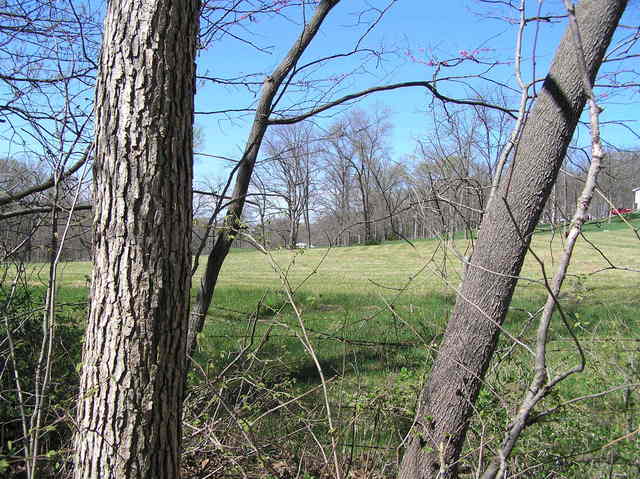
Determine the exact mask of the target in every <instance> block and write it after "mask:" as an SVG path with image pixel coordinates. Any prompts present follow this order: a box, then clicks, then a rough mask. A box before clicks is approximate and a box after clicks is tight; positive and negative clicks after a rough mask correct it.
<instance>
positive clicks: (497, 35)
mask: <svg viewBox="0 0 640 479" xmlns="http://www.w3.org/2000/svg"><path fill="white" fill-rule="evenodd" d="M528 3H529V4H530V5H531V7H532V10H531V11H530V12H529V15H531V16H533V15H535V14H536V13H537V8H538V2H535V1H529V2H528ZM387 4H388V2H386V1H381V0H370V1H361V0H343V1H342V2H341V3H340V4H338V6H337V7H335V9H334V10H333V11H332V12H331V13H330V16H329V17H328V19H327V21H326V22H325V24H324V25H323V28H322V29H321V31H320V33H319V34H318V36H317V37H316V39H315V41H314V43H313V44H312V46H311V48H310V49H309V51H308V52H307V53H306V54H305V56H304V57H303V61H309V60H312V59H315V58H318V57H321V56H325V55H332V54H335V53H342V52H346V51H349V50H350V49H351V48H353V45H354V43H355V40H356V39H357V38H358V37H359V35H361V34H362V32H363V31H364V30H365V29H366V25H364V24H361V25H357V23H358V12H363V11H364V12H365V13H364V14H363V16H362V18H363V19H364V20H368V19H371V18H372V17H373V14H372V12H371V11H369V12H368V13H367V8H370V7H372V6H373V7H378V8H382V7H384V6H385V5H387ZM629 9H630V10H631V12H630V13H629V14H628V15H627V18H626V19H625V21H626V22H627V23H632V22H635V24H637V23H638V19H639V17H640V15H639V13H638V12H637V11H636V10H637V9H634V8H633V6H630V7H629ZM300 11H301V9H300V7H290V8H288V9H285V10H284V12H286V14H287V16H288V17H289V19H285V18H279V17H267V16H262V17H259V16H256V17H255V18H254V19H253V21H245V22H244V23H243V24H241V25H238V27H236V29H235V30H233V32H234V33H235V34H237V35H240V36H242V37H243V38H245V39H247V40H250V41H251V42H253V43H255V44H256V45H259V46H260V47H262V48H265V49H267V50H268V51H269V53H261V52H259V51H257V50H256V49H255V48H252V47H250V46H248V45H246V44H244V43H242V42H240V41H238V40H234V39H231V38H227V39H224V40H221V41H219V42H217V43H214V44H213V45H212V46H211V47H210V48H209V49H208V50H207V51H206V52H204V53H202V54H201V56H200V58H199V64H198V68H199V72H200V73H201V74H208V75H211V76H216V77H237V76H239V75H241V74H249V73H259V74H260V75H259V76H258V77H256V79H257V80H259V81H261V80H262V78H264V75H265V74H267V73H268V72H270V71H271V70H272V69H273V67H274V66H275V65H277V63H278V62H279V61H280V59H281V58H282V56H283V54H284V52H286V50H287V49H288V48H289V47H290V45H291V43H292V41H293V40H294V39H295V38H296V36H297V35H298V33H299V31H300V24H301V16H300ZM562 11H563V10H562V1H561V0H547V1H546V2H544V3H543V7H542V12H541V13H543V14H545V13H553V14H558V13H562ZM505 13H507V11H506V10H504V9H501V10H498V9H497V7H495V6H492V5H488V4H486V3H482V2H481V1H479V0H453V1H449V2H439V1H424V0H399V1H397V2H396V3H395V5H394V6H393V7H392V8H391V9H390V10H389V11H388V12H387V14H386V15H385V16H384V18H383V20H382V21H381V23H380V24H379V25H378V26H377V27H376V28H375V30H373V31H372V32H371V33H370V34H369V35H368V36H367V39H366V40H365V41H364V43H363V45H362V46H364V47H366V48H371V49H375V50H377V51H381V50H384V51H386V52H388V53H387V54H385V55H383V56H382V57H380V61H379V62H377V61H374V60H372V59H369V61H367V62H366V63H364V64H363V63H362V61H361V60H362V59H361V58H350V59H348V60H343V61H340V62H335V63H331V64H327V65H325V66H323V68H322V69H321V70H319V71H317V72H315V74H314V75H313V76H312V78H326V77H338V76H340V75H343V74H347V75H349V76H348V77H346V79H345V80H344V82H343V83H342V84H341V86H340V89H339V90H338V91H337V93H336V95H335V96H341V94H345V93H351V92H354V91H358V90H361V89H364V88H367V87H370V86H372V85H376V84H385V83H395V82H402V81H411V80H425V79H430V78H431V75H432V74H433V71H434V67H433V66H430V65H429V62H430V61H431V60H435V61H442V60H446V59H451V58H455V57H461V56H463V55H464V54H465V53H464V52H474V51H476V50H479V52H478V53H477V54H476V56H477V57H478V58H480V59H483V60H486V61H493V60H500V61H501V62H504V64H503V65H500V66H497V67H495V68H494V69H493V70H492V72H491V73H490V74H489V75H488V76H491V77H492V78H494V79H497V80H500V81H502V82H505V83H508V84H510V85H514V84H515V81H514V78H513V65H512V63H511V61H512V60H513V57H514V51H515V36H516V28H515V27H514V26H512V25H509V24H508V23H507V22H505V21H504V19H497V18H491V17H492V16H499V15H504V14H505ZM512 14H513V12H512ZM564 28H565V23H564V22H560V23H558V24H557V25H554V24H547V23H545V24H541V26H540V31H539V32H538V43H537V48H536V54H537V55H536V58H537V66H536V69H537V70H536V76H537V77H541V76H543V75H544V73H545V72H546V69H547V67H548V64H549V61H550V59H551V58H552V55H553V51H554V49H555V47H556V45H557V42H558V40H559V38H560V36H561V35H562V33H563V31H564ZM535 33H536V32H535V27H534V26H531V27H530V28H528V29H527V31H526V40H525V41H526V43H525V48H524V55H525V61H524V74H525V81H528V80H530V79H531V78H532V76H531V75H532V71H531V45H532V41H533V38H534V35H535ZM409 52H410V54H409ZM636 53H637V52H636ZM485 69H486V65H481V64H477V63H476V62H474V61H471V60H467V61H464V62H463V63H462V64H461V65H459V66H458V67H456V68H451V69H447V71H446V72H445V74H450V75H471V74H474V73H480V72H482V71H484V70H485ZM472 84H473V86H474V87H475V88H477V89H478V90H479V91H480V92H483V93H491V91H492V89H495V87H492V86H491V84H490V83H487V82H481V81H474V82H472ZM255 88H256V90H257V88H258V87H255ZM637 90H638V89H637V88H636V91H635V95H630V94H629V93H625V95H624V96H621V97H617V98H613V99H611V100H610V104H609V105H607V104H605V106H606V109H605V113H604V114H603V117H602V120H603V121H605V122H607V121H614V120H620V119H624V120H634V121H636V126H638V123H637V122H638V119H639V117H640V114H639V113H638V110H637V108H635V105H634V103H636V102H637V100H638V98H639V96H640V95H639V94H638V91H637ZM443 91H444V92H445V93H448V94H450V95H451V96H456V95H457V96H464V95H465V92H468V88H466V87H463V86H462V85H458V86H456V84H450V85H449V86H445V87H443ZM293 98H294V99H296V100H297V99H298V98H297V97H293ZM253 100H254V95H253V93H252V92H250V91H249V90H248V89H247V88H244V87H222V86H220V85H212V84H200V85H199V90H198V95H197V98H196V109H197V110H198V111H212V110H224V109H238V108H246V107H249V106H251V103H252V101H253ZM283 101H284V102H285V104H286V99H284V100H283ZM429 101H430V97H429V96H428V94H427V93H426V92H425V91H424V90H422V89H415V88H414V89H403V90H399V91H395V92H385V93H378V94H375V95H374V96H372V97H370V98H368V99H366V100H364V101H363V102H361V104H360V107H361V108H365V109H366V108H369V107H372V106H373V105H378V106H380V107H382V108H388V109H389V110H390V112H391V117H390V121H391V123H392V124H393V126H394V128H393V138H392V140H391V146H392V150H393V156H394V158H396V159H400V158H402V157H403V156H405V155H408V154H411V153H412V152H413V150H414V147H415V138H417V137H420V136H421V135H424V134H426V133H428V129H429V119H428V116H427V115H425V110H426V107H427V104H428V103H429ZM603 101H604V100H603ZM251 118H252V115H251V114H246V115H244V116H243V115H241V114H238V113H235V114H234V113H232V114H230V115H229V116H228V117H225V116H222V115H216V116H199V117H198V118H197V120H196V121H197V123H198V124H199V126H200V127H201V129H202V131H203V133H204V140H205V141H204V145H203V147H202V148H200V150H201V151H203V152H205V153H208V154H212V155H221V156H227V157H232V158H237V157H238V156H239V152H240V151H241V148H242V146H243V145H244V142H245V139H246V137H247V134H248V130H249V128H250V120H251ZM329 121H330V119H329V118H326V119H322V118H320V119H319V120H318V122H319V123H320V124H321V125H322V124H327V122H329ZM605 134H606V135H607V138H606V139H608V140H609V141H611V142H612V143H617V144H620V145H621V146H624V147H634V146H635V147H638V146H640V141H638V139H637V138H633V137H632V136H630V135H629V134H628V132H626V131H625V130H624V129H622V128H620V127H610V128H606V129H605ZM582 138H586V135H584V134H583V135H582ZM224 165H225V162H224V161H220V160H214V159H208V158H201V159H199V160H198V162H197V164H196V176H197V177H198V178H206V177H209V178H210V177H215V176H222V174H223V172H224V170H223V167H224Z"/></svg>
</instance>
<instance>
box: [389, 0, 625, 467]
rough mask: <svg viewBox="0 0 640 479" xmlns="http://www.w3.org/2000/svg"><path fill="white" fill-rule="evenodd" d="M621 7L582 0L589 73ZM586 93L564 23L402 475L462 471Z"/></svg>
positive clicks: (621, 1)
mask: <svg viewBox="0 0 640 479" xmlns="http://www.w3.org/2000/svg"><path fill="white" fill-rule="evenodd" d="M625 6H626V1H625V0H583V1H582V2H581V3H580V4H579V5H578V6H577V8H576V13H577V18H578V22H579V25H580V31H581V33H582V40H583V44H584V50H585V52H586V64H587V69H588V74H589V76H590V77H591V79H592V80H593V79H594V78H595V75H596V73H597V71H598V68H599V66H600V64H601V63H602V59H603V56H604V54H605V51H606V49H607V47H608V45H609V42H610V40H611V37H612V35H613V32H614V30H615V28H616V26H617V24H618V21H619V19H620V17H621V15H622V12H623V11H624V8H625ZM585 100H586V97H585V94H584V90H583V83H582V75H581V69H580V67H579V65H578V53H577V51H576V48H575V46H574V44H573V42H572V38H571V33H570V31H569V30H567V33H565V36H564V37H563V39H562V41H561V43H560V46H559V48H558V50H557V52H556V56H555V59H554V62H553V64H552V66H551V69H550V71H549V74H548V75H547V77H546V79H545V82H544V86H543V89H542V91H541V92H540V95H539V97H538V98H537V100H536V102H535V105H534V107H533V109H532V111H531V113H530V114H529V118H528V120H527V122H526V124H525V127H524V130H523V132H522V136H521V138H520V141H519V144H518V146H517V148H516V150H515V151H516V152H515V155H514V157H513V159H512V164H511V167H510V169H509V171H508V173H507V174H506V175H505V176H504V177H503V179H502V183H501V185H500V187H499V189H498V191H497V192H496V195H495V197H494V198H493V200H492V201H491V202H490V204H489V206H488V209H487V212H486V214H485V215H484V218H483V221H482V224H481V227H480V232H479V235H478V241H477V242H476V248H475V251H474V253H473V256H472V258H471V261H470V264H469V265H468V267H467V268H466V274H465V278H464V281H463V284H462V285H461V288H460V290H459V293H458V296H457V300H456V305H455V308H454V312H453V314H452V317H451V319H450V321H449V324H448V325H447V329H446V332H445V336H444V339H443V343H442V345H441V347H440V350H439V352H438V357H437V360H436V363H435V364H434V367H433V370H432V372H431V375H430V377H429V379H428V381H427V384H426V386H425V388H424V390H423V392H422V396H421V401H420V406H419V410H418V412H417V421H416V425H415V427H414V429H413V431H412V432H411V434H410V438H409V444H408V446H407V450H406V452H405V455H404V459H403V462H402V465H401V469H400V473H399V477H400V478H401V479H418V478H420V479H423V478H454V477H457V469H458V459H459V457H460V452H461V449H462V446H463V444H464V440H465V436H466V432H467V428H468V424H469V420H470V417H471V415H472V413H473V410H474V403H475V401H476V398H477V396H478V392H479V390H480V387H481V384H482V378H483V376H484V374H485V372H486V370H487V367H488V364H489V361H490V360H491V357H492V355H493V352H494V349H495V345H496V341H497V338H498V334H499V331H500V326H501V324H502V322H503V321H504V318H505V316H506V313H507V309H508V306H509V303H510V301H511V296H512V294H513V290H514V288H515V286H516V283H517V276H518V274H519V273H520V269H521V267H522V263H523V260H524V257H525V255H526V252H527V248H528V246H529V243H530V240H531V235H532V233H533V230H534V227H535V225H536V224H537V222H538V219H539V216H540V214H541V212H542V209H543V207H544V204H545V201H546V199H547V197H548V196H549V193H550V191H551V188H552V187H553V184H554V182H555V180H556V176H557V173H558V171H559V169H560V166H561V164H562V160H563V158H564V156H565V153H566V150H567V147H568V145H569V142H570V141H571V137H572V136H573V133H574V130H575V127H576V124H577V122H578V118H579V117H580V114H581V112H582V110H583V108H584V105H585Z"/></svg>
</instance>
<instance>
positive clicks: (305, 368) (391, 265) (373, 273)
mask: <svg viewBox="0 0 640 479" xmlns="http://www.w3.org/2000/svg"><path fill="white" fill-rule="evenodd" d="M639 223H640V221H639V220H638V218H635V219H633V223H632V225H633V226H635V227H636V228H637V227H638V224H639ZM563 244H564V235H563V234H561V233H560V232H557V233H553V232H548V231H546V232H545V231H541V232H540V233H538V234H536V235H535V237H534V240H533V242H532V246H531V250H532V253H530V254H529V255H528V256H527V258H526V261H525V264H524V267H523V270H522V274H521V280H520V282H519V285H518V288H517V290H516V293H515V295H514V298H513V302H512V305H511V311H510V314H509V317H508V318H507V321H506V323H505V329H506V330H507V331H508V332H509V334H511V335H512V336H514V337H517V338H518V339H519V340H520V341H522V342H523V343H525V344H527V345H532V344H533V341H534V338H535V328H536V319H537V311H538V309H539V308H540V307H541V306H542V305H543V304H544V300H545V296H546V290H545V286H544V277H545V274H546V276H547V277H550V276H551V275H553V274H554V272H555V267H556V265H557V261H558V257H559V254H560V253H561V251H562V248H563ZM471 247H472V241H471V240H463V239H456V240H450V241H442V240H422V241H416V242H414V243H411V244H410V243H408V242H404V241H398V242H393V243H386V244H382V245H376V246H354V247H340V248H311V249H305V250H295V251H290V250H276V251H269V252H268V253H267V254H264V253H262V252H259V251H255V250H245V249H243V250H233V251H232V253H231V254H230V255H229V257H228V259H227V262H226V263H225V266H224V268H223V270H222V274H221V279H220V281H219V284H218V287H217V289H216V293H215V298H214V305H213V306H212V308H211V310H210V313H209V316H208V321H207V323H206V326H205V330H204V332H203V334H202V335H201V337H200V340H199V350H198V353H197V355H196V357H195V358H194V359H195V361H196V362H197V367H195V368H194V370H193V373H192V374H191V377H190V384H191V387H192V392H191V394H190V397H189V398H188V400H187V407H186V409H187V413H186V418H187V419H186V420H187V424H188V426H187V429H188V430H199V431H202V430H204V429H207V430H209V431H210V432H211V431H214V432H211V434H213V436H214V437H215V438H216V441H218V442H217V443H216V441H213V440H212V439H211V438H210V437H209V439H208V440H207V439H203V438H202V437H200V436H197V435H195V434H194V436H190V439H187V440H186V445H187V453H186V454H187V460H186V461H185V464H186V466H185V467H187V468H189V467H190V468H191V470H192V472H193V474H194V477H196V476H197V475H198V474H201V473H202V474H204V472H207V471H215V470H217V469H216V468H221V467H224V468H225V470H227V471H231V472H229V475H230V477H231V476H233V475H234V474H239V475H242V474H243V473H244V474H247V475H248V476H251V474H248V473H247V471H249V470H251V467H252V466H251V465H252V464H253V465H254V466H255V467H258V470H259V468H260V467H262V468H263V470H264V467H265V466H264V464H265V463H268V464H270V465H269V466H268V467H267V469H266V470H268V471H270V474H271V475H272V476H273V475H277V474H275V473H278V471H277V470H276V469H277V468H276V469H274V467H275V466H274V464H275V465H277V464H279V465H280V466H279V467H280V468H281V469H282V471H285V472H286V471H289V472H287V473H286V474H285V472H282V471H280V472H281V473H278V474H280V475H281V476H282V477H287V474H289V473H290V474H291V477H295V475H294V474H293V472H291V471H293V470H294V469H295V464H296V463H297V464H298V467H299V466H300V464H302V463H304V464H305V470H306V471H311V472H310V473H309V474H310V476H309V477H322V476H323V474H325V473H323V467H326V464H324V463H325V462H330V461H328V460H324V459H322V456H323V454H328V453H327V452H326V451H327V450H328V448H329V445H330V443H331V441H330V438H333V440H334V443H335V445H336V448H338V449H339V453H340V457H342V458H346V459H344V460H345V464H346V466H345V467H348V468H350V470H351V471H352V473H353V474H361V475H360V476H358V475H356V476H354V477H391V476H392V475H393V471H394V470H395V465H396V463H397V459H398V457H399V454H400V452H399V451H400V450H401V449H400V446H401V444H402V441H403V438H404V436H405V435H406V433H407V431H408V430H409V427H410V425H411V422H412V420H413V411H414V408H415V405H416V401H417V399H418V393H419V390H420V387H421V385H422V383H423V380H424V378H425V376H426V375H427V374H428V372H429V368H430V365H431V363H432V360H433V358H434V355H435V352H436V350H437V345H438V343H439V341H440V339H441V337H442V334H443V331H444V328H445V326H446V323H447V319H448V316H449V314H450V312H451V309H452V307H453V304H454V301H455V290H456V288H457V286H458V285H459V284H460V281H461V271H462V264H463V263H462V259H463V258H464V256H465V255H467V254H469V251H470V248H471ZM639 253H640V240H639V239H638V237H637V235H636V233H635V232H634V231H633V230H632V229H631V228H629V226H628V225H626V224H624V223H621V222H619V221H617V220H614V221H613V222H611V223H608V222H602V223H593V224H590V225H587V226H586V227H585V237H584V238H581V239H579V241H578V244H577V247H576V250H575V253H574V261H573V264H572V266H571V268H570V271H569V276H568V278H567V280H566V282H565V287H564V289H563V293H562V295H561V304H562V306H563V311H564V312H565V318H566V320H567V323H566V324H565V323H563V322H562V321H561V320H560V318H559V317H558V316H557V317H556V319H555V322H554V325H553V326H552V334H551V340H550V346H549V350H550V353H549V358H548V363H549V365H550V367H551V369H552V370H554V371H560V370H563V369H566V368H568V367H571V366H573V365H574V364H576V362H577V361H578V360H579V354H578V349H577V347H576V345H575V343H574V341H573V340H572V339H571V334H573V335H575V336H576V337H577V339H578V340H579V342H580V345H581V347H582V349H583V351H584V354H585V357H586V361H587V363H586V369H585V371H584V372H582V373H580V374H577V375H574V376H571V377H570V378H569V379H567V380H566V381H565V382H563V383H561V384H560V386H559V387H558V388H557V389H555V390H554V391H553V392H552V393H551V394H550V395H549V397H548V398H547V399H546V400H545V402H544V405H543V409H544V408H550V409H553V408H556V407H557V408H558V410H557V411H556V412H555V413H554V414H551V415H549V417H548V420H545V421H544V422H542V423H541V424H537V425H535V426H532V427H531V428H530V429H529V430H528V431H527V432H526V433H525V435H524V437H523V438H522V440H521V441H520V443H519V446H518V449H517V450H516V452H515V454H514V457H513V459H512V465H513V467H514V468H517V469H519V470H520V471H528V472H526V473H523V474H522V477H547V476H548V474H550V473H552V472H554V473H558V474H562V476H557V477H579V476H581V475H582V476H585V475H586V476H587V477H596V476H599V475H600V474H604V473H605V472H606V471H610V473H611V475H610V476H609V477H637V474H638V473H639V471H640V469H639V468H640V465H638V463H637V457H638V454H639V453H640V448H639V447H638V442H637V433H638V429H637V428H638V423H639V420H638V413H639V412H640V411H639V410H638V404H640V398H639V397H638V390H637V388H638V384H639V383H640V348H639V346H638V345H639V344H640V337H639V336H638V333H637V332H638V330H639V326H640V324H639V323H640V321H639V319H638V314H637V312H638V309H639V307H640V298H639V296H638V293H637V292H638V290H639V287H640V275H639V274H638V271H640V254H639ZM205 261H206V258H202V259H201V261H200V265H201V267H200V270H201V269H202V265H203V263H204V262H205ZM542 265H544V268H542ZM614 266H615V267H616V268H614ZM30 272H31V280H30V281H31V284H32V285H36V287H37V284H38V283H39V282H41V281H42V278H44V277H46V272H47V270H46V268H45V267H39V266H37V265H34V266H32V267H31V270H30ZM89 275H90V264H88V263H66V264H64V265H62V267H61V268H60V286H59V298H60V301H61V304H63V305H65V304H66V305H70V306H72V308H68V311H69V312H68V314H69V315H70V316H71V317H75V318H80V317H82V315H83V314H84V312H83V308H82V307H81V305H82V304H83V302H84V301H85V298H86V295H87V294H88V289H87V287H88V280H89ZM199 278H200V272H198V273H197V274H196V275H195V277H194V280H193V285H194V288H192V289H193V291H194V293H193V294H195V286H197V282H198V280H199ZM291 299H292V300H293V304H291ZM79 305H80V307H79ZM294 305H295V307H294ZM61 310H65V309H64V306H63V307H62V308H61ZM568 328H570V329H571V333H570V332H569V330H568ZM314 356H315V357H316V359H317V361H316V359H314ZM532 364H533V360H532V357H531V355H530V354H529V353H527V352H526V351H525V350H524V348H522V347H520V346H517V345H516V344H515V343H514V342H512V341H511V340H510V339H509V338H507V337H506V336H505V335H503V337H502V338H501V340H500V343H499V345H498V350H497V353H496V355H495V359H494V362H493V364H492V366H491V368H490V371H489V373H488V376H487V382H486V387H485V389H484V390H483V391H482V393H481V395H480V398H479V401H478V405H477V409H478V412H477V414H476V417H475V418H474V420H473V424H472V426H471V430H470V433H469V444H468V449H467V451H466V454H465V457H464V459H463V462H465V467H466V468H467V469H468V470H469V471H473V470H475V468H476V467H477V465H478V464H479V463H481V462H482V461H483V460H484V459H483V457H484V456H487V457H491V452H492V451H493V450H494V446H495V444H497V443H498V442H499V441H500V440H501V434H502V431H503V430H504V428H505V426H506V425H507V424H508V423H509V420H510V415H511V414H513V412H514V411H515V410H516V409H517V407H518V405H519V401H520V399H521V398H522V396H523V393H524V391H525V390H526V387H527V384H528V381H529V380H530V378H531V375H532ZM222 373H224V374H222ZM321 377H324V380H325V382H326V383H327V385H328V387H327V391H326V393H325V394H322V392H321V390H322V388H321V387H320V386H321ZM607 391H610V392H608V393H606V394H602V393H603V392H607ZM576 398H582V399H581V400H577V401H574V400H575V399H576ZM203 404H205V405H203ZM327 406H328V408H329V409H330V410H331V419H332V426H331V428H330V427H329V426H328V425H327V412H326V410H327ZM225 410H226V413H225V412H224V411H225ZM229 418H231V419H229ZM247 434H249V435H248V436H247ZM247 437H249V439H250V441H249V442H250V443H251V447H249V450H250V452H249V453H247V452H246V450H245V449H243V447H244V448H246V447H248V446H246V442H247ZM225 438H226V439H225ZM214 443H215V444H214ZM219 443H220V444H225V445H226V446H225V447H226V449H224V450H225V454H224V455H223V456H224V457H225V458H226V459H224V460H223V459H218V460H216V461H211V462H210V463H207V465H206V467H205V466H203V465H202V462H201V461H200V460H199V459H197V458H198V457H200V456H201V455H202V454H203V451H205V452H206V451H207V450H210V451H211V454H212V455H218V456H219V455H220V454H219V452H220V448H221V447H222V446H220V444H219ZM243 443H244V444H245V445H244V446H242V444H243ZM207 448H210V449H207ZM216 448H218V449H216ZM189 451H191V452H189ZM216 451H217V452H216ZM242 451H244V452H242ZM189 454H191V455H189ZM305 457H306V459H304V458H305ZM225 461H226V462H225ZM265 461H266V462H265ZM225 464H226V465H225ZM203 468H204V469H203ZM203 470H204V472H203ZM195 471H198V472H195ZM234 471H235V472H234ZM242 471H244V472H242ZM256 474H258V473H256ZM634 474H635V475H634ZM258 476H259V474H258ZM258 476H256V477H258ZM260 477H268V475H267V476H260ZM300 477H302V476H300ZM603 477H604V476H603Z"/></svg>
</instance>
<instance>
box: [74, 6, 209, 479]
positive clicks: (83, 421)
mask: <svg viewBox="0 0 640 479" xmlns="http://www.w3.org/2000/svg"><path fill="white" fill-rule="evenodd" d="M198 14H199V3H198V1H196V0H183V1H178V2H176V1H169V0H135V1H134V0H112V1H111V2H110V3H109V6H108V11H107V16H106V19H105V32H104V40H103V49H102V55H101V60H100V73H99V76H98V82H97V87H96V100H95V105H96V106H95V110H96V130H95V131H96V149H95V163H94V169H93V172H94V197H95V200H96V206H95V217H94V246H95V253H94V267H93V277H92V287H91V305H90V312H89V318H88V324H87V329H86V336H85V344H84V351H83V369H82V377H81V384H80V398H79V405H78V422H77V424H78V433H77V436H76V440H75V447H76V452H75V464H76V469H75V478H76V479H80V478H82V479H85V478H87V479H88V478H92V479H98V478H99V479H105V478H114V479H115V478H117V479H125V478H126V479H135V478H146V479H152V478H153V479H163V478H166V479H175V478H178V477H180V452H181V451H180V440H181V419H182V400H183V389H184V375H185V370H186V368H185V366H186V338H187V328H188V317H189V288H190V263H191V253H190V243H191V218H192V211H191V209H192V194H191V187H192V160H193V146H192V141H193V138H192V137H193V133H192V130H193V96H194V78H195V76H194V75H195V64H194V62H195V55H196V38H197V29H198Z"/></svg>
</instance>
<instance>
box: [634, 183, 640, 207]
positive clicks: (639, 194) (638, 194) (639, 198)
mask: <svg viewBox="0 0 640 479" xmlns="http://www.w3.org/2000/svg"><path fill="white" fill-rule="evenodd" d="M633 194H634V200H633V202H634V204H635V207H636V210H640V188H634V189H633Z"/></svg>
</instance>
